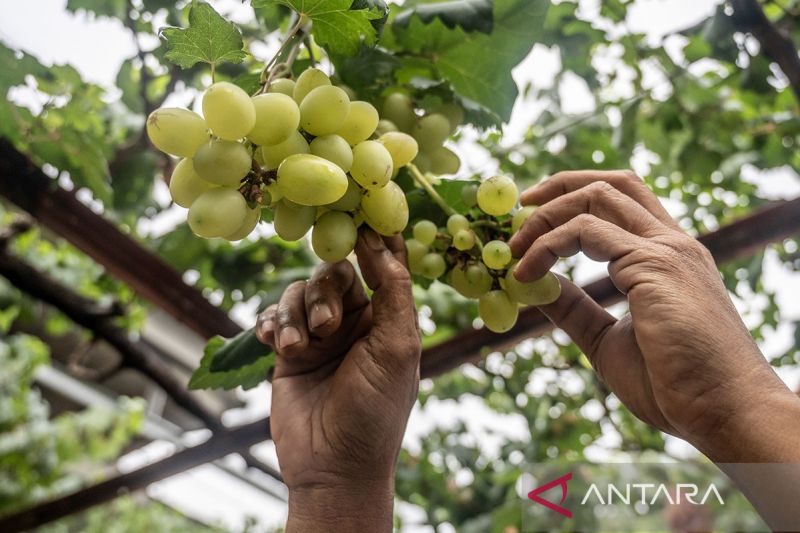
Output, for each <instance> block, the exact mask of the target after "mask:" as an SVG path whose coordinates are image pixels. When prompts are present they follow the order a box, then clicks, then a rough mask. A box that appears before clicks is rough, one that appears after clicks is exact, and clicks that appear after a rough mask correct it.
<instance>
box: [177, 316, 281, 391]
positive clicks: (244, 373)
mask: <svg viewBox="0 0 800 533" xmlns="http://www.w3.org/2000/svg"><path fill="white" fill-rule="evenodd" d="M273 366H275V353H274V352H272V351H271V350H270V349H269V348H267V347H266V346H264V345H263V344H261V342H260V341H259V340H258V338H256V332H255V330H254V329H249V330H247V331H243V332H242V333H240V334H239V335H237V336H236V337H234V338H233V339H230V340H226V339H223V338H222V337H219V336H217V337H214V338H213V339H211V340H210V341H209V342H208V344H207V345H206V349H205V353H204V354H203V359H202V361H200V367H199V368H198V369H197V370H195V371H194V374H192V378H191V379H190V380H189V388H190V389H225V390H230V389H234V388H236V387H239V386H241V387H243V388H244V389H252V388H253V387H255V386H257V385H258V384H259V383H261V382H262V381H265V380H266V379H267V374H268V372H269V370H270V369H271V368H272V367H273Z"/></svg>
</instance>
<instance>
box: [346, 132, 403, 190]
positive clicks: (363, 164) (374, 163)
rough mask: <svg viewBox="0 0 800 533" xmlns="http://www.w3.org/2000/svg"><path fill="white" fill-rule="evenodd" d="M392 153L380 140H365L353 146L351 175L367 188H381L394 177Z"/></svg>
mask: <svg viewBox="0 0 800 533" xmlns="http://www.w3.org/2000/svg"><path fill="white" fill-rule="evenodd" d="M393 170H394V164H393V163H392V155H391V154H390V153H389V151H388V150H387V149H386V147H385V146H383V144H381V143H379V142H378V141H364V142H362V143H359V144H357V145H356V146H355V147H354V148H353V167H352V168H351V169H350V175H351V176H353V179H354V180H356V182H358V184H359V185H361V186H362V187H364V188H365V189H369V190H371V189H380V188H381V187H383V186H384V185H386V184H387V183H388V182H389V180H391V179H392V171H393Z"/></svg>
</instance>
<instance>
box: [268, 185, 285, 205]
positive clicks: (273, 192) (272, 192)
mask: <svg viewBox="0 0 800 533" xmlns="http://www.w3.org/2000/svg"><path fill="white" fill-rule="evenodd" d="M265 189H266V193H267V194H268V195H269V198H270V205H272V204H273V203H276V202H280V201H281V200H283V193H282V192H281V188H280V187H278V183H277V182H275V181H273V182H272V183H270V184H269V185H267V186H266V187H265Z"/></svg>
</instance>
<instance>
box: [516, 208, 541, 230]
mask: <svg viewBox="0 0 800 533" xmlns="http://www.w3.org/2000/svg"><path fill="white" fill-rule="evenodd" d="M535 210H536V207H535V206H532V205H526V206H525V207H523V208H522V209H520V210H519V211H517V212H516V213H514V217H513V218H512V219H511V234H512V235H513V234H514V233H516V232H518V231H519V228H521V227H522V225H523V224H524V223H525V221H526V220H528V217H529V216H531V215H532V214H533V212H534V211H535Z"/></svg>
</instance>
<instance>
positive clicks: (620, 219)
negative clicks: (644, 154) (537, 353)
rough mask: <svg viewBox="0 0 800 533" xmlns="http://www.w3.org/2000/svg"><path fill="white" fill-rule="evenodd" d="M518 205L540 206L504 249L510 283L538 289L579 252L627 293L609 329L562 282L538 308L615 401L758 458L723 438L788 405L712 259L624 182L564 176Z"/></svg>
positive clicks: (600, 175)
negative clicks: (557, 294)
mask: <svg viewBox="0 0 800 533" xmlns="http://www.w3.org/2000/svg"><path fill="white" fill-rule="evenodd" d="M522 203H523V204H526V205H538V206H540V207H539V208H538V209H536V210H535V211H534V213H533V214H532V215H531V217H530V218H529V219H528V220H527V221H526V223H525V225H524V226H523V228H522V229H521V230H520V231H519V232H518V234H517V235H516V236H515V237H514V238H513V239H512V240H511V242H510V244H511V248H512V251H513V252H514V254H515V256H516V257H522V259H521V260H520V262H519V264H518V265H517V268H516V270H515V275H516V276H517V278H518V279H520V280H521V281H532V280H535V279H537V278H539V277H541V276H542V275H544V274H545V273H546V272H547V271H548V270H549V269H550V268H551V267H552V266H553V264H554V263H555V262H556V260H557V259H558V258H559V257H568V256H572V255H574V254H576V253H578V252H579V251H583V252H584V253H585V254H586V255H587V256H588V257H590V258H591V259H594V260H597V261H608V262H609V265H608V271H609V274H610V276H611V279H612V280H613V282H614V284H615V285H616V286H617V288H618V289H619V290H620V291H621V292H623V293H624V294H625V295H627V298H628V303H629V308H630V314H629V315H627V316H625V317H624V318H622V319H621V320H617V319H615V318H614V317H613V316H611V315H610V314H609V313H608V312H606V311H605V310H604V309H603V308H602V307H600V306H599V305H598V304H597V303H596V302H594V301H593V300H592V299H591V298H590V297H588V296H587V295H586V293H584V292H583V291H582V290H581V289H579V288H578V287H576V286H575V285H573V284H572V283H569V282H567V281H566V280H562V283H563V293H562V296H561V298H560V299H559V300H558V301H557V302H556V303H554V304H551V305H549V306H545V307H543V308H542V311H543V312H544V313H545V314H546V315H547V316H548V317H549V318H550V319H551V321H552V322H554V323H555V324H556V326H558V327H560V328H562V329H563V330H564V331H566V332H567V334H569V335H570V337H571V338H572V339H573V340H574V341H575V342H576V344H578V346H579V347H580V348H581V349H582V350H583V351H584V353H586V355H587V356H588V357H589V359H590V361H591V362H592V364H593V366H594V368H595V369H596V371H597V373H598V375H599V376H600V378H601V379H602V380H603V381H604V382H605V383H606V384H607V385H608V386H609V387H610V389H611V390H612V391H613V392H614V393H616V395H617V396H618V397H619V398H620V400H621V401H622V402H623V403H625V405H627V406H628V408H629V409H630V410H631V411H632V412H633V413H634V414H635V415H637V416H638V417H639V418H641V419H642V420H644V421H645V422H648V423H650V424H651V425H653V426H655V427H657V428H659V429H661V430H663V431H665V432H668V433H672V434H674V435H677V436H680V437H683V438H685V439H687V440H689V441H690V442H692V443H693V444H695V445H696V446H698V447H699V448H700V449H701V450H703V451H705V452H706V453H708V454H709V455H710V456H712V458H714V457H716V458H717V459H721V460H738V459H747V460H757V459H758V457H752V454H753V453H755V452H754V451H753V450H752V447H751V448H750V449H744V450H739V451H732V450H731V448H729V447H721V440H724V439H725V438H740V436H741V433H742V431H749V432H752V428H749V427H747V426H746V424H749V423H751V422H755V421H757V420H759V419H763V418H764V417H769V416H771V414H770V412H765V409H764V408H763V407H762V406H764V405H769V406H770V407H769V409H770V410H774V408H775V405H782V404H783V405H786V403H787V402H788V400H787V399H786V397H785V394H786V393H787V392H788V389H787V388H786V387H785V386H784V384H783V383H782V382H781V381H780V380H779V379H778V377H777V376H776V375H775V373H774V372H773V370H772V369H771V367H770V366H769V364H768V363H767V362H766V360H765V359H764V357H763V356H762V355H761V353H760V352H759V350H758V348H757V347H756V345H755V343H754V342H753V340H752V338H751V336H750V334H749V332H748V330H747V328H746V327H745V325H744V323H743V322H742V320H741V318H740V317H739V314H738V313H737V312H736V309H735V308H734V306H733V304H732V302H731V300H730V298H729V297H728V293H727V291H726V289H725V286H724V284H723V283H722V280H721V278H720V274H719V272H718V270H717V268H716V266H715V264H714V260H713V258H712V257H711V254H710V253H709V252H708V250H707V249H706V248H705V247H703V246H702V245H701V244H700V243H699V242H698V241H697V240H696V239H694V238H692V237H690V236H689V235H687V234H686V233H684V232H683V231H682V230H681V229H680V228H679V227H678V225H677V224H676V223H675V222H674V221H673V220H672V219H671V218H670V216H669V214H668V213H667V212H666V210H665V209H664V208H663V207H662V206H661V204H660V203H659V202H658V200H657V198H656V197H655V195H653V194H652V192H650V190H649V189H648V188H647V187H646V186H645V185H644V183H643V182H642V181H641V180H640V179H639V178H638V177H636V176H635V175H634V174H633V173H630V172H592V171H579V172H562V173H559V174H556V175H555V176H553V177H552V178H550V179H548V180H546V181H544V182H543V183H541V184H540V185H538V186H535V187H533V188H531V189H530V190H528V191H526V192H525V193H523V195H522ZM771 398H772V399H774V400H775V402H773V401H770V399H771ZM743 424H744V426H743ZM726 446H727V444H726ZM745 447H746V446H745ZM748 454H750V455H748Z"/></svg>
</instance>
